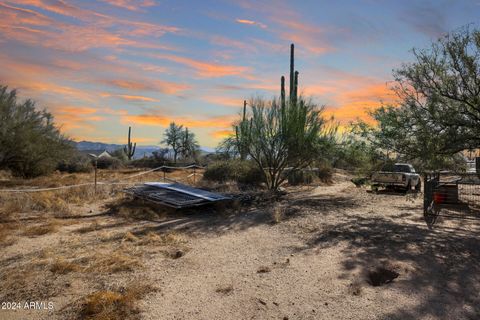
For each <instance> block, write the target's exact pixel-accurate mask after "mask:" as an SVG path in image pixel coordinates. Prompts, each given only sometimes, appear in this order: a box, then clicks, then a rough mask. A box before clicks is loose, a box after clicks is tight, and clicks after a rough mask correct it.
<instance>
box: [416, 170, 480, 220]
mask: <svg viewBox="0 0 480 320" xmlns="http://www.w3.org/2000/svg"><path fill="white" fill-rule="evenodd" d="M424 185H425V189H424V200H423V213H424V218H425V221H426V222H427V224H428V226H429V227H432V226H433V225H434V224H435V222H436V221H437V219H438V217H439V216H442V217H449V218H459V219H480V173H475V172H462V173H456V172H447V171H443V172H434V173H426V174H425V175H424Z"/></svg>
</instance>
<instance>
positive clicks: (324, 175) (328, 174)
mask: <svg viewBox="0 0 480 320" xmlns="http://www.w3.org/2000/svg"><path fill="white" fill-rule="evenodd" d="M316 174H317V177H318V179H320V181H322V182H325V183H331V182H332V177H333V169H332V167H330V166H322V167H320V168H318V170H317V171H316Z"/></svg>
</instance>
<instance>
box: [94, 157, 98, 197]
mask: <svg viewBox="0 0 480 320" xmlns="http://www.w3.org/2000/svg"><path fill="white" fill-rule="evenodd" d="M97 167H98V165H97V158H95V194H97Z"/></svg>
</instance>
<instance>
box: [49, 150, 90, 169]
mask: <svg viewBox="0 0 480 320" xmlns="http://www.w3.org/2000/svg"><path fill="white" fill-rule="evenodd" d="M57 169H58V170H59V171H61V172H68V173H79V172H91V171H92V170H93V165H92V160H91V159H89V158H88V156H86V155H83V154H81V153H78V154H76V155H75V156H73V157H72V158H71V159H69V160H62V161H61V162H60V163H59V164H58V167H57Z"/></svg>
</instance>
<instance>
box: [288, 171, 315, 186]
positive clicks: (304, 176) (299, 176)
mask: <svg viewBox="0 0 480 320" xmlns="http://www.w3.org/2000/svg"><path fill="white" fill-rule="evenodd" d="M287 176H288V184H290V185H292V186H295V185H299V184H310V183H312V182H313V179H314V178H315V173H314V172H312V171H310V170H292V171H290V172H288V174H287Z"/></svg>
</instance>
